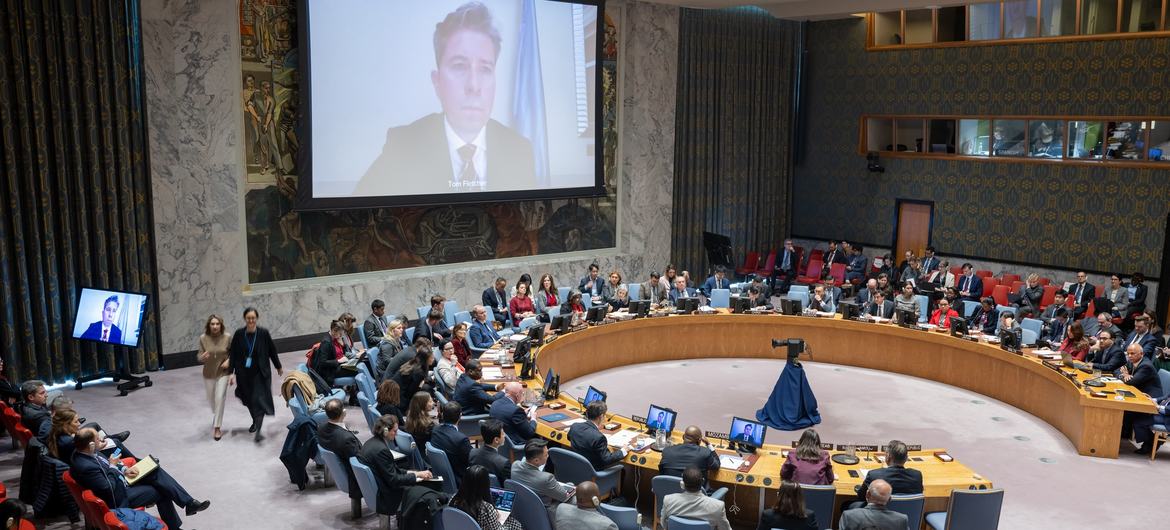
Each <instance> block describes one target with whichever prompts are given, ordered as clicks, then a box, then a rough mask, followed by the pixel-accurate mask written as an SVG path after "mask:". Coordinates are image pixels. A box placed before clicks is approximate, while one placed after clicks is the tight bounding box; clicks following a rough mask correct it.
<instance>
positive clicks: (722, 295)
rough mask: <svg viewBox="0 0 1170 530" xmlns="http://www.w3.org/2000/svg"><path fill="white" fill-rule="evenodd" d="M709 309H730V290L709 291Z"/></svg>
mask: <svg viewBox="0 0 1170 530" xmlns="http://www.w3.org/2000/svg"><path fill="white" fill-rule="evenodd" d="M710 305H711V307H717V308H718V307H731V290H730V289H711V303H710Z"/></svg>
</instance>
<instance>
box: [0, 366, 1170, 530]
mask: <svg viewBox="0 0 1170 530" xmlns="http://www.w3.org/2000/svg"><path fill="white" fill-rule="evenodd" d="M301 355H302V354H301V353H289V354H285V355H282V356H281V358H282V360H283V361H284V363H285V366H295V363H296V362H298V360H299V359H298V357H300V356H301ZM782 364H783V363H782V362H777V361H765V360H746V359H745V360H702V361H687V362H665V363H654V364H637V365H631V366H628V367H624V368H620V369H614V370H608V371H605V372H600V373H597V374H592V375H590V376H588V377H585V378H581V379H578V380H575V381H570V382H567V383H566V384H564V385H563V388H564V389H565V390H566V391H568V392H569V393H571V394H574V395H579V394H583V389H584V387H585V385H589V384H592V385H594V386H596V387H598V388H600V389H602V390H606V391H608V393H609V399H608V401H609V403H610V408H611V410H612V411H615V412H619V413H622V414H626V415H628V414H639V415H641V414H644V411H645V410H646V408H647V406H648V404H649V403H650V400H651V398H653V400H654V402H655V403H658V404H661V405H666V406H671V407H673V408H675V409H677V410H678V411H679V419H678V425H679V426H680V428H681V427H682V426H685V425H688V424H691V423H695V424H698V425H700V426H702V427H704V428H706V429H710V430H725V429H726V426H727V425H728V424H729V423H730V418H731V417H732V416H733V415H741V416H742V415H747V416H750V415H752V414H753V413H754V412H755V409H756V408H758V407H759V406H760V405H761V404H762V403H763V402H764V401H765V400H766V399H767V397H768V394H769V392H770V391H771V389H772V385H773V383H774V382H775V378H776V376H777V375H778V374H779V371H780V369H781V368H782ZM806 367H807V370H808V373H809V379H810V380H811V382H812V386H813V389H814V391H815V392H816V394H817V398H818V400H819V401H820V411H821V415H822V417H823V423H822V424H821V425H819V426H817V429H818V430H819V431H820V433H821V437H822V439H823V440H825V441H831V442H835V443H846V442H857V443H883V442H885V441H887V440H889V439H890V438H894V437H897V438H899V439H902V440H904V441H906V442H908V443H920V444H922V445H924V446H932V447H945V448H947V449H949V450H950V451H951V454H953V455H955V457H956V458H958V459H960V460H962V461H963V462H964V463H966V464H967V465H968V466H970V467H971V468H973V469H975V470H976V471H977V472H979V473H981V474H982V475H984V476H986V477H988V478H989V479H991V480H992V481H993V482H994V483H995V485H996V486H998V487H1003V488H1005V489H1006V490H1007V495H1006V500H1005V504H1004V513H1003V516H1002V520H1001V526H1000V527H1001V528H1005V529H1015V528H1072V527H1083V526H1088V525H1093V526H1100V527H1106V528H1139V527H1145V526H1148V525H1149V523H1150V521H1152V520H1156V515H1155V514H1157V513H1161V511H1160V510H1159V507H1160V506H1162V504H1163V503H1162V502H1161V499H1165V498H1167V494H1170V481H1167V480H1166V477H1167V476H1170V475H1168V474H1167V471H1168V470H1170V461H1168V460H1170V451H1163V459H1160V460H1159V461H1155V462H1152V463H1151V462H1150V461H1149V460H1148V459H1145V458H1140V457H1137V456H1136V455H1133V454H1130V452H1129V450H1128V448H1127V447H1123V451H1122V452H1123V454H1122V457H1121V458H1120V459H1118V460H1104V459H1097V458H1087V457H1081V456H1078V455H1077V454H1076V452H1075V451H1074V450H1073V447H1072V446H1071V444H1070V443H1069V442H1068V440H1067V439H1065V438H1064V436H1063V435H1061V434H1060V433H1059V432H1058V431H1056V430H1055V429H1053V428H1052V427H1050V426H1048V425H1047V424H1046V423H1044V422H1042V421H1040V420H1038V419H1036V418H1034V417H1032V416H1030V415H1028V414H1026V413H1023V412H1021V411H1019V410H1017V409H1015V408H1012V407H1009V406H1006V405H1004V404H1002V403H999V402H996V401H993V400H990V399H988V398H986V397H984V396H981V395H978V394H973V393H970V392H967V391H964V390H959V389H955V388H953V387H949V386H946V385H940V384H937V383H933V382H930V381H924V380H920V379H915V378H910V377H905V376H900V375H893V374H888V373H884V372H876V371H871V370H862V369H856V368H849V367H838V366H833V365H825V364H820V363H811V362H810V363H806ZM152 379H153V380H154V382H155V383H154V386H153V387H151V388H147V389H142V390H139V391H137V392H134V393H132V394H131V395H130V396H127V397H118V396H117V393H116V391H114V389H113V387H112V386H111V385H108V384H105V385H102V384H99V385H95V386H91V387H88V388H86V389H84V390H82V391H80V392H77V391H73V390H72V389H69V390H67V393H68V395H69V396H70V397H72V398H73V399H74V400H75V402H76V407H77V409H78V410H79V411H80V412H81V414H82V415H83V416H86V417H88V418H89V419H90V420H91V421H98V422H100V423H102V425H103V426H104V427H105V428H106V429H107V430H109V431H119V430H122V429H130V430H131V431H132V432H133V436H132V437H131V439H130V440H129V442H128V443H127V445H128V446H129V447H130V448H131V449H132V450H133V451H135V452H136V453H139V454H147V453H149V454H153V455H155V456H157V457H158V458H160V459H161V461H162V464H163V466H164V467H165V468H166V469H167V470H168V471H169V472H170V473H171V474H172V475H174V476H175V477H176V478H177V479H178V480H179V481H180V482H181V483H182V484H183V485H184V486H185V487H186V488H187V489H188V490H189V491H190V492H191V493H192V495H194V496H195V497H196V498H200V499H203V498H208V499H211V508H210V509H208V510H207V511H205V512H203V513H200V514H198V515H196V516H193V517H185V518H184V528H187V529H191V528H202V529H230V528H255V529H282V530H283V529H302V528H303V529H309V528H377V527H378V521H377V519H376V518H374V517H372V516H371V515H369V514H370V511H369V510H368V509H367V510H366V514H367V515H366V516H365V517H363V518H362V519H360V520H357V521H354V520H353V519H351V518H350V517H349V502H348V499H347V498H346V496H345V495H344V494H342V493H341V492H340V491H338V490H337V489H336V488H333V487H329V488H324V487H322V486H321V472H320V471H315V470H313V471H312V473H311V474H312V475H313V476H314V484H313V485H311V486H310V487H309V488H308V489H306V490H305V491H303V492H299V491H297V488H296V486H295V485H293V484H290V483H289V481H288V474H287V472H286V470H285V468H284V466H283V465H282V464H281V463H280V461H279V460H278V456H279V454H280V449H281V444H282V443H283V441H284V435H285V432H286V431H285V428H284V426H285V425H286V424H287V423H288V422H289V421H290V420H291V418H292V415H291V413H290V412H289V411H288V409H287V408H286V407H284V406H283V405H282V404H281V403H280V401H279V399H278V400H277V416H276V417H275V418H269V419H268V421H267V422H266V423H265V425H264V432H265V434H266V435H267V436H268V439H267V440H266V441H264V442H263V443H262V444H259V445H257V444H255V443H253V441H252V438H251V436H250V435H249V434H248V433H247V427H248V425H249V423H250V420H249V418H248V416H247V412H246V410H245V409H244V408H243V406H242V405H240V404H239V402H238V401H236V400H235V399H234V398H231V397H230V396H229V400H230V402H229V404H228V408H227V412H226V413H225V418H224V426H225V429H227V430H228V433H227V434H226V435H225V436H224V439H223V440H221V441H219V442H215V441H213V440H212V439H211V428H210V423H211V414H210V411H209V408H208V406H207V403H206V398H205V395H204V390H203V382H202V379H201V377H200V371H199V369H197V368H186V369H181V370H173V371H168V372H162V373H157V374H152ZM274 391H275V389H274ZM697 396H701V398H698V397H697ZM349 410H350V416H349V417H348V418H347V423H348V424H349V425H350V426H351V427H353V428H356V429H357V430H358V431H359V432H360V434H359V435H358V436H359V438H360V439H362V440H363V441H364V440H365V439H367V438H368V437H369V433H368V431H367V429H366V426H365V422H364V421H363V420H362V418H361V416H360V415H359V414H358V412H357V410H356V409H349ZM796 437H797V435H796V434H793V433H786V432H769V433H768V441H769V442H772V443H786V442H787V441H788V440H792V439H795V438H796ZM7 443H8V441H7V440H4V441H3V444H7ZM1127 445H1128V444H1127ZM0 447H4V449H3V450H0V480H2V481H3V482H4V484H5V486H7V487H8V489H9V492H10V493H11V494H12V495H13V496H15V495H16V493H17V488H18V484H19V474H20V459H21V453H20V452H19V451H10V450H7V448H8V446H7V445H0ZM777 473H779V470H777ZM1082 506H1083V508H1081V509H1078V507H1082ZM46 523H47V524H46ZM37 526H38V528H50V529H65V528H81V525H80V524H77V525H73V526H71V525H69V523H68V522H66V521H64V520H63V519H58V520H54V521H47V522H46V521H37Z"/></svg>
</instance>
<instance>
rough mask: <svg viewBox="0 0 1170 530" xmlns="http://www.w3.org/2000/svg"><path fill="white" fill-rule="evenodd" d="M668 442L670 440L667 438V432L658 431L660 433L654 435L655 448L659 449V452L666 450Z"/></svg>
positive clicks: (663, 430)
mask: <svg viewBox="0 0 1170 530" xmlns="http://www.w3.org/2000/svg"><path fill="white" fill-rule="evenodd" d="M667 442H668V440H667V438H666V430H665V429H658V431H657V432H655V433H654V448H655V449H658V450H659V451H661V450H663V449H666V444H667Z"/></svg>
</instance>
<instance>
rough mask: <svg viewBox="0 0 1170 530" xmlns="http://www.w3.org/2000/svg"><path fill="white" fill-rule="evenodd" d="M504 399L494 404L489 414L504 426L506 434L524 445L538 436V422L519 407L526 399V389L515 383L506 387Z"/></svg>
mask: <svg viewBox="0 0 1170 530" xmlns="http://www.w3.org/2000/svg"><path fill="white" fill-rule="evenodd" d="M503 393H504V397H503V398H500V399H497V400H495V401H493V402H492V406H491V408H490V409H488V413H489V414H491V415H492V417H493V418H495V419H497V420H500V423H503V424H504V433H505V434H507V435H508V438H511V440H512V441H513V442H515V443H524V442H527V441H528V440H531V439H532V438H533V437H535V436H536V422H535V421H533V420H531V419H529V418H528V413H527V412H525V411H524V409H522V408H520V407H519V406H518V405H519V404H520V403H521V402H523V399H524V387H523V386H520V383H517V382H515V381H513V382H510V383H507V384H505V385H504V391H503Z"/></svg>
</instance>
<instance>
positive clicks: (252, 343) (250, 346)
mask: <svg viewBox="0 0 1170 530" xmlns="http://www.w3.org/2000/svg"><path fill="white" fill-rule="evenodd" d="M244 343H245V344H247V345H248V358H247V359H244V368H251V367H252V350H255V349H256V333H252V339H251V340H248V332H246V331H245V332H244Z"/></svg>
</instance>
